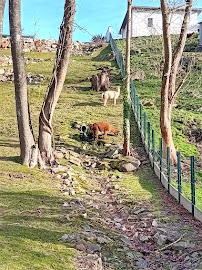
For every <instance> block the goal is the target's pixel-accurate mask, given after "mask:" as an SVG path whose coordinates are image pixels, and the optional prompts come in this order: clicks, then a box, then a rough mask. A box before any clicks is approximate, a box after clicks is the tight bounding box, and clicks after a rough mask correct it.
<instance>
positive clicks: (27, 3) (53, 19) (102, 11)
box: [4, 0, 202, 41]
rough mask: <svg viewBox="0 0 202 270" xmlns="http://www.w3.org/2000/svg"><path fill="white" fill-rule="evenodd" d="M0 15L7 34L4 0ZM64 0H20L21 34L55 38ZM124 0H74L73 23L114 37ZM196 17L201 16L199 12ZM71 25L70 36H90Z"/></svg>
mask: <svg viewBox="0 0 202 270" xmlns="http://www.w3.org/2000/svg"><path fill="white" fill-rule="evenodd" d="M6 1H7V6H6V10H5V18H4V34H8V33H9V23H8V0H6ZM133 4H135V5H137V6H159V5H160V0H135V1H134V3H133ZM63 7H64V0H54V1H53V0H22V8H21V10H22V28H23V34H24V35H33V34H35V33H36V37H37V38H51V39H58V35H59V26H60V23H61V21H62V16H63ZM194 7H198V8H199V7H201V8H202V0H196V1H195V4H194ZM126 8H127V0H76V11H77V12H76V16H75V22H76V23H77V24H78V25H79V26H81V27H83V28H85V29H86V30H87V31H88V32H89V33H90V34H91V35H95V34H102V35H105V33H106V31H107V28H108V26H111V27H112V34H113V36H114V37H115V38H116V37H118V35H117V34H118V31H119V28H120V26H121V24H122V21H123V18H124V16H125V13H126ZM200 20H202V16H201V15H200ZM90 34H88V33H86V32H82V31H81V30H79V29H77V28H75V30H74V35H73V39H74V40H78V41H89V40H90V39H91V35H90Z"/></svg>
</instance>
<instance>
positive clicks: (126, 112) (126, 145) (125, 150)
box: [123, 0, 132, 156]
mask: <svg viewBox="0 0 202 270" xmlns="http://www.w3.org/2000/svg"><path fill="white" fill-rule="evenodd" d="M131 13H132V0H128V22H127V36H126V93H125V94H124V127H123V130H124V144H123V154H124V156H129V155H130V39H131Z"/></svg>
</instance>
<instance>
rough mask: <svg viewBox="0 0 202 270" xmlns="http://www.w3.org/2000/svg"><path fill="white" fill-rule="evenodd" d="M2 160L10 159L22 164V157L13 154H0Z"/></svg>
mask: <svg viewBox="0 0 202 270" xmlns="http://www.w3.org/2000/svg"><path fill="white" fill-rule="evenodd" d="M0 161H10V162H14V163H18V164H22V159H21V157H20V156H12V157H5V156H0Z"/></svg>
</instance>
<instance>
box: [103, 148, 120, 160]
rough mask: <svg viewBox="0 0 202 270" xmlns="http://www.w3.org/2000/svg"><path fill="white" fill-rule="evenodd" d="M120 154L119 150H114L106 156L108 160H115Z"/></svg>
mask: <svg viewBox="0 0 202 270" xmlns="http://www.w3.org/2000/svg"><path fill="white" fill-rule="evenodd" d="M118 153H119V149H112V150H110V151H109V152H107V153H106V154H105V157H106V158H113V157H114V156H115V155H117V154H118Z"/></svg>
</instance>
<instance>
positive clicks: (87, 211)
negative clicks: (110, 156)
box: [63, 150, 202, 270]
mask: <svg viewBox="0 0 202 270" xmlns="http://www.w3.org/2000/svg"><path fill="white" fill-rule="evenodd" d="M142 151H144V150H142ZM147 169H148V170H150V171H151V169H150V165H149V164H147V162H144V165H143V166H142V167H141V168H140V170H142V171H144V170H147ZM135 174H136V173H135ZM135 174H134V175H135ZM128 175H130V174H127V173H125V174H121V175H120V174H119V175H116V173H114V171H107V172H106V170H105V173H104V174H103V173H102V171H101V170H98V169H97V168H93V167H90V168H89V167H88V168H86V169H85V178H86V179H89V181H90V182H91V183H93V185H94V187H95V188H94V190H93V189H89V190H86V191H85V192H86V194H83V195H79V196H76V197H75V198H72V199H67V200H66V199H65V200H64V202H63V208H64V214H65V216H66V217H68V222H70V223H74V222H76V221H77V220H78V217H79V220H80V223H81V224H80V230H79V231H78V232H76V233H73V234H71V235H66V236H64V237H63V241H65V242H68V243H71V245H72V246H73V247H74V248H75V249H76V250H77V251H78V260H77V263H78V269H82V270H84V269H86V270H87V269H88V270H91V269H92V270H95V269H97V270H98V269H99V270H101V269H106V270H108V269H114V270H115V269H116V270H118V269H125V270H130V269H162V270H163V269H172V270H174V269H176V270H182V269H202V242H201V239H202V228H201V223H199V222H198V221H196V220H195V219H193V218H192V217H191V215H190V214H189V213H188V212H187V211H186V210H185V209H183V207H182V206H180V205H178V204H177V202H176V201H175V200H174V199H173V198H172V197H171V196H170V195H168V193H167V191H166V190H165V189H163V187H162V186H161V185H160V183H159V182H158V179H157V178H156V177H155V176H154V174H151V175H150V179H147V180H146V181H147V183H148V184H154V186H155V188H157V190H158V193H159V195H160V196H159V202H160V207H154V204H155V202H154V199H151V200H144V199H140V198H141V196H139V197H134V196H133V194H132V193H131V191H130V188H129V189H126V188H125V187H124V185H123V182H124V179H125V178H127V177H128ZM85 192H84V193H85ZM92 243H93V244H92ZM95 254H96V255H95Z"/></svg>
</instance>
